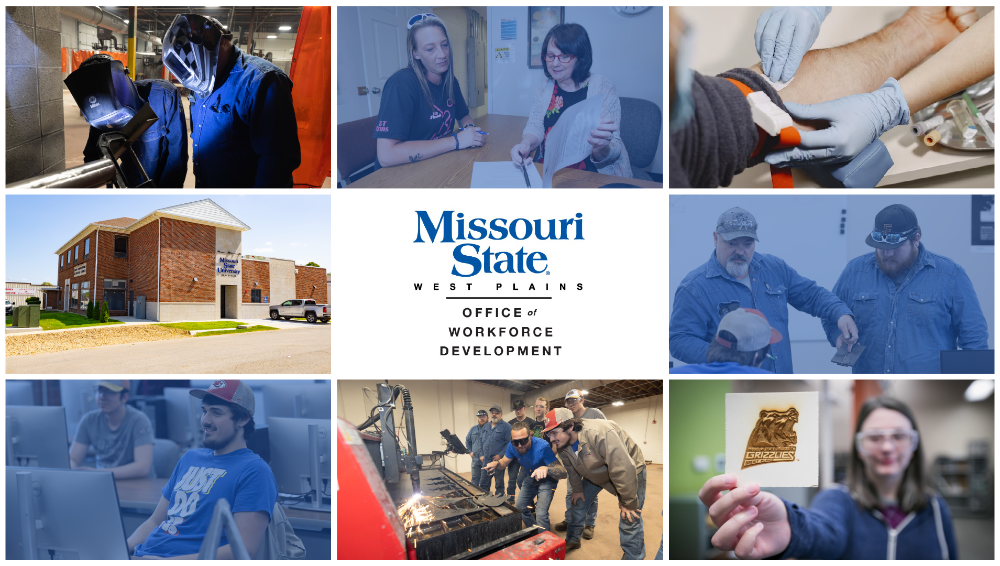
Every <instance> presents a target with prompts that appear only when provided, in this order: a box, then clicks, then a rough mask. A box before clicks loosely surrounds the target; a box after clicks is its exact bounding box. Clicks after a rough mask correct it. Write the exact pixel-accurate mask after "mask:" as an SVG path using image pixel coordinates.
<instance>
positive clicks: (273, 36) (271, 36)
mask: <svg viewBox="0 0 1000 566" xmlns="http://www.w3.org/2000/svg"><path fill="white" fill-rule="evenodd" d="M267 38H268V39H278V36H276V35H269V36H267Z"/></svg>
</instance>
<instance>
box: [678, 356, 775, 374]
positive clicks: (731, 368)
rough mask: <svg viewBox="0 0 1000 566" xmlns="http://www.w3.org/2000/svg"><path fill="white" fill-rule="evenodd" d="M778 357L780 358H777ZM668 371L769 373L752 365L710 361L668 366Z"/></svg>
mask: <svg viewBox="0 0 1000 566" xmlns="http://www.w3.org/2000/svg"><path fill="white" fill-rule="evenodd" d="M779 359H780V358H779ZM670 373H771V372H769V371H765V370H762V369H760V368H757V367H753V366H745V365H743V364H738V363H736V362H712V363H710V364H706V363H701V364H688V365H686V366H681V367H677V368H670Z"/></svg>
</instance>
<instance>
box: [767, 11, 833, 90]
mask: <svg viewBox="0 0 1000 566" xmlns="http://www.w3.org/2000/svg"><path fill="white" fill-rule="evenodd" d="M831 9H832V8H831V7H830V6H778V7H775V8H769V9H767V10H765V11H764V13H763V14H761V15H760V17H759V18H757V29H756V30H755V31H754V34H753V42H754V45H756V46H757V54H758V55H760V62H761V67H763V71H764V74H765V75H767V77H768V78H769V79H771V81H773V82H776V83H777V82H788V81H789V80H791V78H792V77H793V76H794V75H795V71H797V70H798V69H799V63H801V62H802V57H803V56H804V55H805V54H806V51H809V48H810V47H812V44H813V43H815V42H816V38H817V37H818V36H819V27H820V25H822V23H823V20H824V19H825V18H826V16H827V14H829V13H830V10H831Z"/></svg>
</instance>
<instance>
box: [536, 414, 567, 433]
mask: <svg viewBox="0 0 1000 566" xmlns="http://www.w3.org/2000/svg"><path fill="white" fill-rule="evenodd" d="M572 418H573V411H570V410H569V409H563V408H558V409H552V410H551V411H549V414H547V415H545V428H543V429H542V434H545V433H547V432H549V431H550V430H552V429H554V428H556V427H557V426H559V425H561V424H562V423H564V422H566V421H568V420H570V419H572Z"/></svg>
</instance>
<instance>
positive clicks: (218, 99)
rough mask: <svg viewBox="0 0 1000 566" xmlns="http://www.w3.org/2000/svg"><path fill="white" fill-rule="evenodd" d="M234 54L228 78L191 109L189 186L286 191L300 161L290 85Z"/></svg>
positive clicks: (271, 69) (272, 70)
mask: <svg viewBox="0 0 1000 566" xmlns="http://www.w3.org/2000/svg"><path fill="white" fill-rule="evenodd" d="M235 49H236V62H235V64H234V65H233V68H232V69H231V70H230V71H229V75H228V76H227V77H226V78H225V79H224V80H223V81H222V84H221V85H218V86H216V87H215V90H214V91H212V93H211V94H209V95H208V96H207V97H205V98H201V99H199V100H198V101H196V102H195V103H194V104H193V105H192V106H191V121H192V125H191V139H192V148H191V149H192V152H193V153H194V177H195V186H196V187H198V188H223V187H233V188H250V187H254V188H261V187H291V186H292V171H294V170H295V169H296V168H297V167H298V166H299V162H300V159H301V155H300V152H299V132H298V125H297V124H296V122H295V108H293V107H292V81H291V80H289V78H288V75H286V74H285V73H284V72H283V71H282V70H281V69H279V68H278V67H276V66H274V65H273V64H271V63H270V62H268V61H265V60H263V59H261V58H260V57H254V56H252V55H247V54H245V53H243V52H242V51H240V48H239V47H236V48H235Z"/></svg>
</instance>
